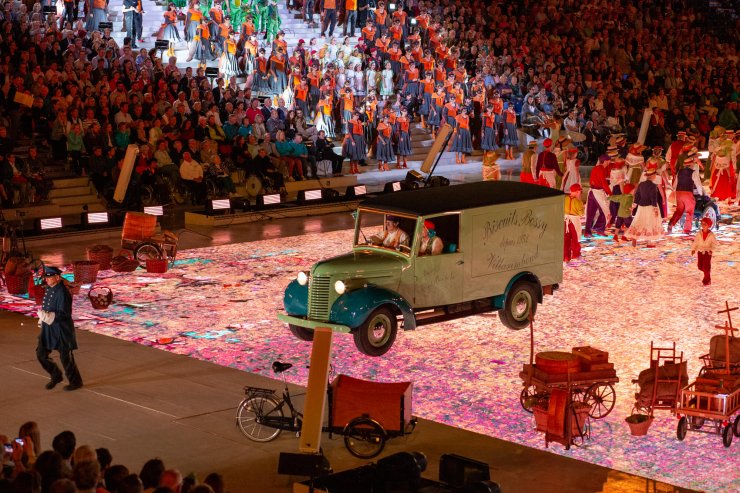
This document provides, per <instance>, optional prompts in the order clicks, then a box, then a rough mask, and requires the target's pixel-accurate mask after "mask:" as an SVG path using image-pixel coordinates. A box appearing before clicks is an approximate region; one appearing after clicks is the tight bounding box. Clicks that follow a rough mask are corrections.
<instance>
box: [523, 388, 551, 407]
mask: <svg viewBox="0 0 740 493" xmlns="http://www.w3.org/2000/svg"><path fill="white" fill-rule="evenodd" d="M549 396H550V394H549V393H548V392H538V391H537V387H535V386H534V385H530V386H528V387H524V389H522V393H521V394H519V404H521V405H522V409H524V410H525V411H527V412H528V413H531V412H534V411H533V409H532V408H533V407H534V405H535V404H538V403H539V402H540V401H543V400H546V399H547V398H548V397H549Z"/></svg>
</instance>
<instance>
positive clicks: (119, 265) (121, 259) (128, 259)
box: [110, 250, 139, 272]
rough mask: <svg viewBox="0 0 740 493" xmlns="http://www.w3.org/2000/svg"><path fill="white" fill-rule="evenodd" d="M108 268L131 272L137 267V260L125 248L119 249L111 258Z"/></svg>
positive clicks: (114, 270)
mask: <svg viewBox="0 0 740 493" xmlns="http://www.w3.org/2000/svg"><path fill="white" fill-rule="evenodd" d="M110 268H111V270H113V272H133V271H135V270H136V269H138V268H139V261H138V260H136V259H135V258H133V256H131V254H130V253H129V252H127V251H126V250H121V251H120V252H118V255H116V256H115V257H113V258H112V259H111V261H110Z"/></svg>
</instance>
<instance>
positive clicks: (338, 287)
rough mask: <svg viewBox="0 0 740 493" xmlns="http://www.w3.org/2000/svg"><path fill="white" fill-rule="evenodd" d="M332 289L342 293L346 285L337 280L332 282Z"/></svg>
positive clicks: (345, 289)
mask: <svg viewBox="0 0 740 493" xmlns="http://www.w3.org/2000/svg"><path fill="white" fill-rule="evenodd" d="M334 291H336V292H337V294H344V292H345V291H347V286H346V285H345V284H344V282H342V281H337V282H335V283H334Z"/></svg>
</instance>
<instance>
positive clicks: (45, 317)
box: [39, 310, 56, 325]
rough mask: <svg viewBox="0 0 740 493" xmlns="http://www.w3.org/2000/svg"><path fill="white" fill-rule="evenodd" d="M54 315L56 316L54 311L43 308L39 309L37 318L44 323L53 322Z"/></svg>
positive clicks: (49, 323)
mask: <svg viewBox="0 0 740 493" xmlns="http://www.w3.org/2000/svg"><path fill="white" fill-rule="evenodd" d="M55 317H56V314H55V313H54V312H47V311H44V310H39V320H40V321H42V322H43V323H45V324H46V325H51V324H53V323H54V318H55Z"/></svg>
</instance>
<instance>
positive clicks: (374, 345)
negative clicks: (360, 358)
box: [353, 307, 398, 356]
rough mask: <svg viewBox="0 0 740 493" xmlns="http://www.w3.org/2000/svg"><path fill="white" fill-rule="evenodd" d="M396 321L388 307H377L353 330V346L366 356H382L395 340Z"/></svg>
mask: <svg viewBox="0 0 740 493" xmlns="http://www.w3.org/2000/svg"><path fill="white" fill-rule="evenodd" d="M397 328H398V323H397V322H396V316H395V315H394V314H393V313H392V312H391V311H390V310H389V309H388V308H384V307H381V308H377V309H376V310H375V311H373V312H372V313H371V314H370V316H369V317H367V321H365V323H364V324H363V325H362V326H361V327H359V328H357V329H356V330H355V331H354V332H353V335H354V338H355V346H357V349H359V350H360V352H361V353H364V354H367V355H368V356H382V355H384V354H385V353H387V352H388V350H389V349H390V348H391V346H392V345H393V342H394V341H395V340H396V331H397Z"/></svg>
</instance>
